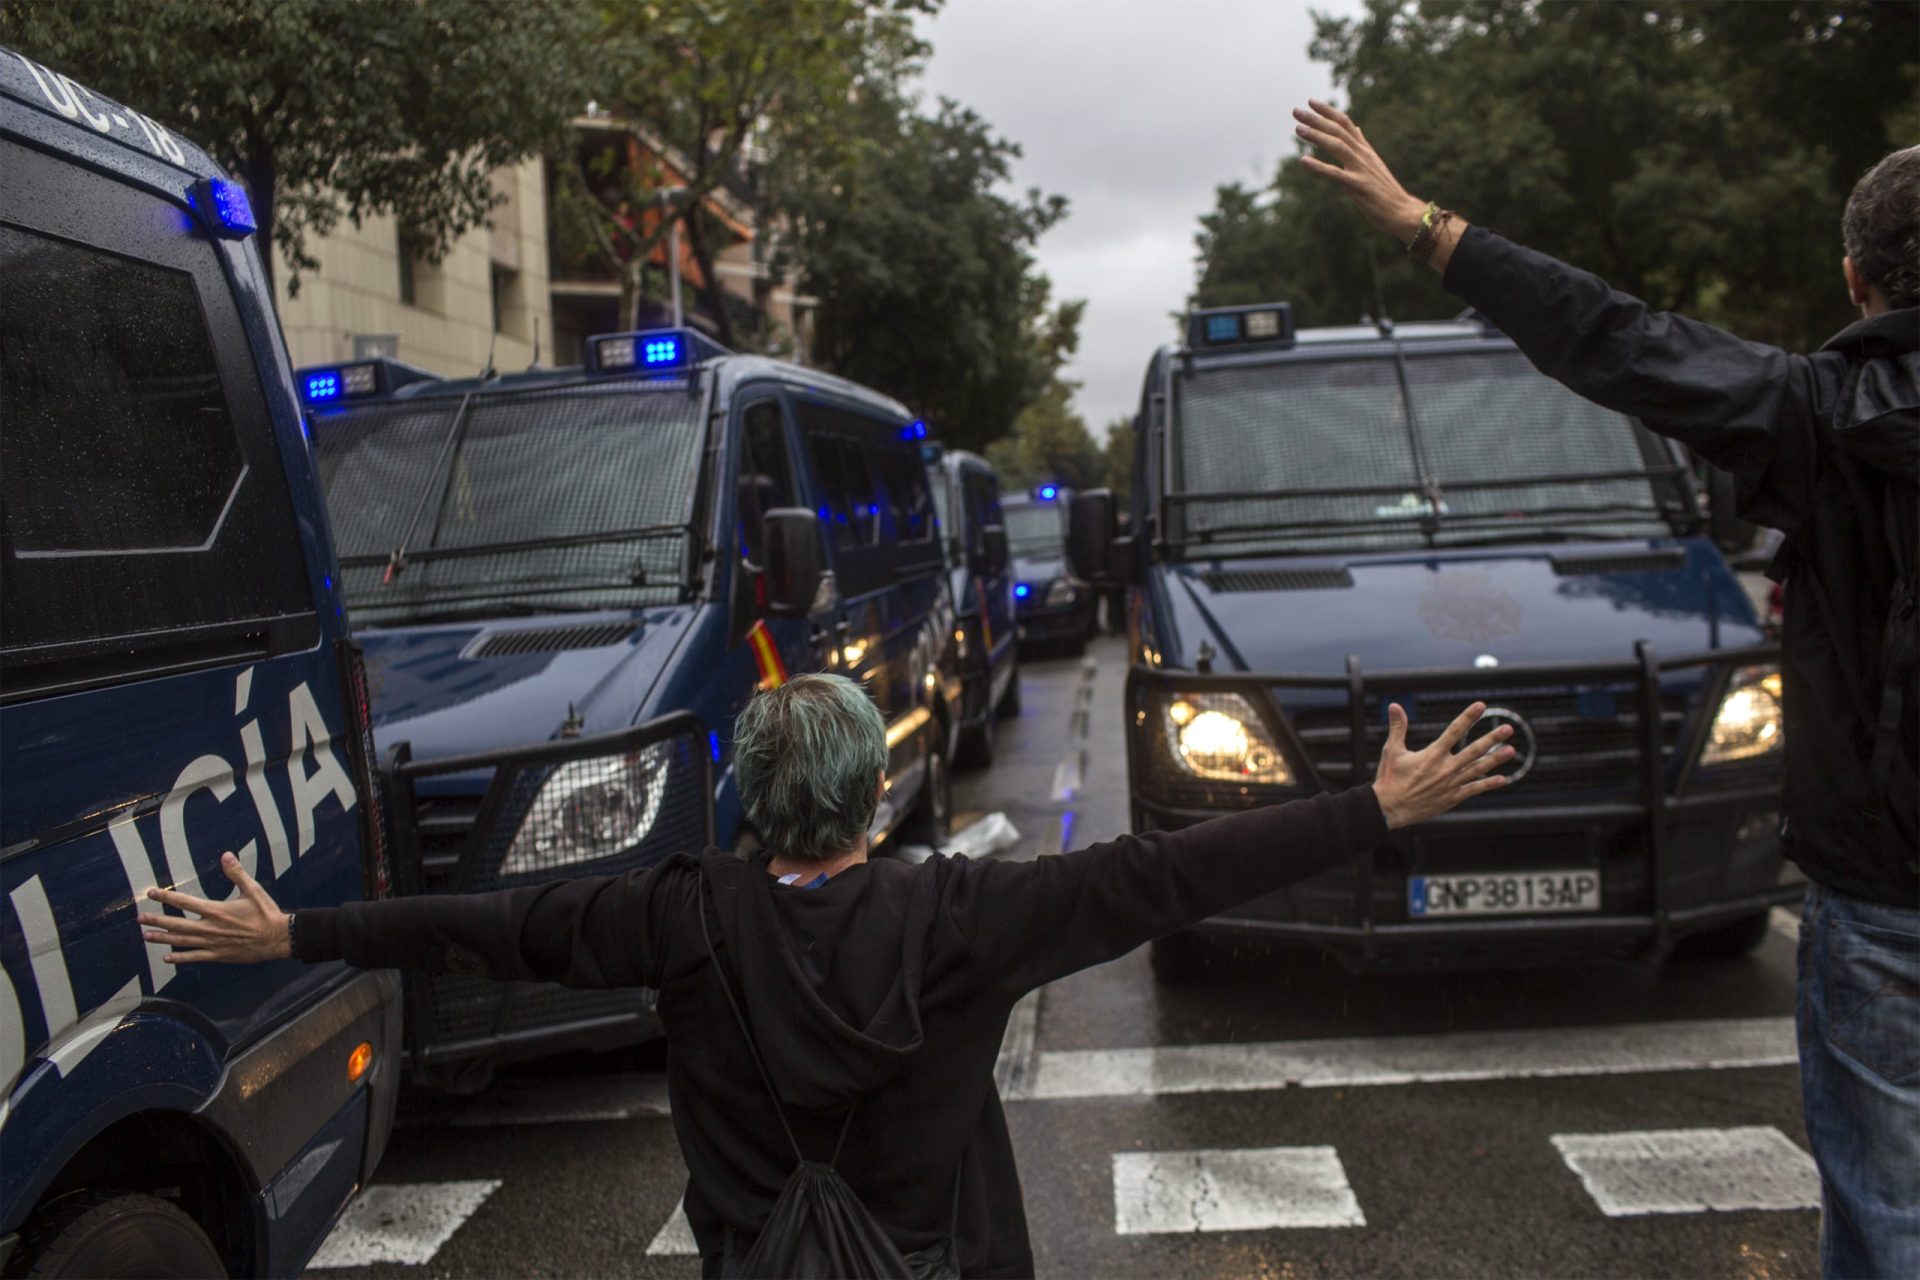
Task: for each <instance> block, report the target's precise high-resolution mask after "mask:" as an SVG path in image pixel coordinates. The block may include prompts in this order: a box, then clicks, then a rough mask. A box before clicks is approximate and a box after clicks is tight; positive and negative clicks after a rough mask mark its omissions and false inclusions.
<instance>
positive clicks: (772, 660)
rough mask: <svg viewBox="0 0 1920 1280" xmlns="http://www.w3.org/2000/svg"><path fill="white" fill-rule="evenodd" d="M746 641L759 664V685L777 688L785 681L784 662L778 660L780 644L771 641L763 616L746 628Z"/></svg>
mask: <svg viewBox="0 0 1920 1280" xmlns="http://www.w3.org/2000/svg"><path fill="white" fill-rule="evenodd" d="M747 643H748V644H750V645H752V646H753V657H754V661H756V662H758V663H759V664H760V687H761V688H762V689H778V688H779V687H780V686H781V685H783V684H785V683H786V682H787V667H786V664H785V663H783V662H781V661H780V646H779V645H777V644H775V643H774V642H773V632H771V631H769V630H768V629H767V620H766V619H765V618H762V619H760V620H759V621H757V622H755V623H754V624H753V626H751V627H749V628H748V629H747Z"/></svg>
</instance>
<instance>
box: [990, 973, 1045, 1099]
mask: <svg viewBox="0 0 1920 1280" xmlns="http://www.w3.org/2000/svg"><path fill="white" fill-rule="evenodd" d="M1040 990H1041V989H1040V988H1035V989H1034V990H1032V991H1029V992H1027V994H1025V995H1024V996H1021V997H1020V1000H1019V1002H1018V1003H1017V1004H1015V1005H1014V1006H1013V1013H1012V1015H1011V1016H1009V1017H1008V1019H1007V1032H1006V1034H1005V1035H1004V1036H1002V1037H1001V1038H1000V1056H999V1057H998V1058H996V1059H994V1063H993V1082H994V1084H995V1085H997V1086H999V1089H1000V1098H1001V1100H1002V1101H1014V1100H1017V1099H1020V1098H1024V1097H1026V1096H1027V1092H1028V1090H1029V1089H1030V1088H1031V1087H1032V1084H1033V1064H1034V1048H1035V1033H1036V1032H1037V1031H1038V1029H1039V1025H1040Z"/></svg>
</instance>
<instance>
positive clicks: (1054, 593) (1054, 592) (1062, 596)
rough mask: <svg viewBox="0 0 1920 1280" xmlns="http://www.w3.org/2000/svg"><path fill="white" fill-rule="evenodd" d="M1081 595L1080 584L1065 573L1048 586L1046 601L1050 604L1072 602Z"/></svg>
mask: <svg viewBox="0 0 1920 1280" xmlns="http://www.w3.org/2000/svg"><path fill="white" fill-rule="evenodd" d="M1079 597H1080V584H1079V583H1077V582H1075V581H1074V580H1073V579H1072V578H1069V577H1066V576H1065V575H1062V576H1060V577H1058V578H1055V579H1054V580H1053V581H1052V582H1051V583H1050V584H1048V586H1047V600H1046V603H1047V604H1048V605H1049V606H1052V605H1057V604H1072V603H1073V602H1074V601H1075V600H1077V599H1078V598H1079Z"/></svg>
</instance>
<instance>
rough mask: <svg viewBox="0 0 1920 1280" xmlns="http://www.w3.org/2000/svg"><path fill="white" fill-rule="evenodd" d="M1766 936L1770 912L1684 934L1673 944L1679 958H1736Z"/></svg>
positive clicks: (1675, 953)
mask: <svg viewBox="0 0 1920 1280" xmlns="http://www.w3.org/2000/svg"><path fill="white" fill-rule="evenodd" d="M1766 940H1767V913H1766V912H1764V911H1762V912H1759V913H1757V914H1755V915H1750V916H1741V917H1740V918H1739V919H1738V920H1730V921H1728V922H1727V923H1726V924H1720V925H1715V926H1714V927H1713V928H1711V929H1703V930H1701V931H1700V932H1699V933H1696V934H1692V935H1690V936H1688V937H1685V938H1682V939H1681V940H1680V941H1679V942H1678V943H1677V944H1676V945H1675V946H1674V948H1673V954H1674V958H1675V959H1679V960H1737V959H1739V958H1740V957H1741V956H1744V955H1746V954H1747V953H1748V952H1749V951H1752V950H1753V949H1754V948H1755V947H1758V946H1759V945H1760V944H1761V943H1763V942H1765V941H1766Z"/></svg>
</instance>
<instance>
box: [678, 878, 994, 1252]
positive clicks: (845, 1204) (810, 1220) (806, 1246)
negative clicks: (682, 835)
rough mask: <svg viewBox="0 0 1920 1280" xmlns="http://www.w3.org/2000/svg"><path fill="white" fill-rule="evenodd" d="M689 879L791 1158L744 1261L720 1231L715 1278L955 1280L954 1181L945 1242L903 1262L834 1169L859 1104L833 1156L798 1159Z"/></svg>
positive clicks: (716, 965) (703, 892)
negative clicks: (721, 1240)
mask: <svg viewBox="0 0 1920 1280" xmlns="http://www.w3.org/2000/svg"><path fill="white" fill-rule="evenodd" d="M697 874H698V876H699V879H698V882H697V883H698V892H699V899H700V934H701V936H702V937H703V938H704V939H705V940H706V944H707V958H708V959H710V960H711V961H712V962H713V971H714V973H715V974H716V975H717V976H718V977H719V979H720V989H721V990H722V991H723V992H725V993H726V997H727V1007H728V1008H730V1009H732V1010H733V1020H734V1021H735V1022H736V1023H738V1024H739V1027H740V1034H741V1035H743V1036H745V1037H746V1041H747V1052H748V1053H749V1054H750V1055H751V1056H752V1058H753V1065H754V1068H755V1069H756V1070H758V1071H759V1073H760V1083H761V1084H763V1085H764V1086H766V1090H767V1097H768V1099H769V1100H770V1101H771V1102H772V1103H773V1110H774V1114H775V1115H777V1116H779V1117H780V1128H781V1130H782V1132H784V1133H785V1134H786V1135H787V1145H789V1146H790V1147H792V1148H793V1158H794V1169H793V1172H792V1173H790V1174H788V1175H787V1181H786V1184H785V1185H784V1186H782V1187H781V1188H780V1195H779V1197H778V1198H777V1199H776V1200H775V1201H774V1202H773V1211H772V1212H771V1213H769V1214H768V1215H767V1222H766V1225H765V1226H763V1227H762V1228H761V1229H760V1234H759V1235H757V1236H755V1237H754V1239H753V1242H752V1244H751V1245H749V1246H748V1247H747V1249H746V1252H745V1255H744V1256H741V1255H740V1254H739V1253H738V1252H736V1248H735V1245H736V1237H735V1235H734V1233H733V1232H732V1231H728V1232H727V1235H726V1245H725V1248H724V1251H723V1253H722V1256H721V1261H720V1274H721V1275H722V1276H724V1277H727V1280H735V1278H736V1277H737V1278H740V1280H746V1278H749V1277H750V1278H752V1280H762V1278H779V1277H787V1278H790V1280H827V1278H829V1277H842V1278H844V1280H959V1277H960V1267H959V1264H958V1261H957V1254H958V1248H957V1242H956V1239H955V1237H957V1235H958V1228H959V1211H960V1183H959V1178H958V1175H957V1174H956V1176H955V1179H954V1228H955V1230H954V1233H953V1235H951V1236H949V1237H948V1238H947V1239H946V1240H944V1241H942V1242H941V1243H940V1244H939V1245H936V1246H933V1247H931V1248H928V1249H921V1250H916V1251H915V1252H914V1253H913V1254H912V1255H911V1256H910V1257H909V1256H907V1255H903V1254H902V1253H901V1252H900V1250H899V1249H898V1248H897V1247H895V1245H894V1243H893V1241H892V1239H890V1238H889V1237H888V1235H887V1232H886V1228H884V1227H882V1226H881V1225H880V1220H879V1219H878V1218H875V1217H874V1216H873V1213H872V1211H871V1210H869V1209H868V1208H867V1206H866V1205H865V1204H864V1203H863V1202H862V1201H861V1199H860V1197H859V1196H858V1195H857V1194H856V1193H855V1192H854V1189H853V1188H852V1187H850V1186H848V1185H847V1180H846V1179H845V1178H843V1177H841V1176H840V1172H839V1170H838V1169H836V1168H835V1167H834V1166H835V1165H836V1164H838V1163H839V1161H840V1150H841V1148H842V1147H844V1146H845V1145H846V1142H847V1133H848V1132H849V1131H850V1130H851V1129H852V1128H853V1117H854V1113H855V1112H856V1111H858V1110H859V1108H860V1101H861V1100H860V1099H859V1098H855V1099H854V1100H853V1103H852V1105H851V1106H849V1107H848V1108H847V1118H846V1120H845V1121H844V1122H843V1123H842V1124H841V1125H840V1137H839V1139H838V1140H837V1141H835V1142H834V1144H833V1155H832V1157H831V1158H829V1159H828V1160H827V1162H826V1163H824V1164H822V1163H821V1162H820V1161H818V1160H809V1159H807V1157H806V1153H805V1152H803V1151H802V1150H801V1149H800V1143H799V1141H798V1140H797V1139H796V1138H795V1137H794V1135H793V1126H792V1125H790V1124H788V1123H787V1113H786V1109H785V1108H784V1107H782V1106H781V1105H780V1095H779V1094H778V1093H777V1092H776V1091H775V1090H774V1087H773V1078H772V1077H771V1076H769V1075H768V1074H767V1068H766V1064H765V1063H764V1062H763V1061H762V1060H761V1058H760V1048H759V1046H758V1045H757V1044H756V1043H755V1042H754V1038H753V1032H752V1031H751V1030H750V1029H749V1028H748V1026H747V1019H746V1017H745V1015H744V1014H743V1013H742V1012H741V1010H740V1003H739V1001H737V1000H735V999H734V995H733V984H731V983H730V982H728V981H727V969H726V966H725V965H724V964H722V963H721V961H720V956H719V953H718V952H717V951H715V950H714V946H713V933H712V931H711V930H710V929H709V928H708V927H707V877H706V872H705V871H704V870H702V871H700V872H698V873H697Z"/></svg>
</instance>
